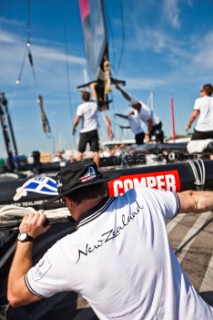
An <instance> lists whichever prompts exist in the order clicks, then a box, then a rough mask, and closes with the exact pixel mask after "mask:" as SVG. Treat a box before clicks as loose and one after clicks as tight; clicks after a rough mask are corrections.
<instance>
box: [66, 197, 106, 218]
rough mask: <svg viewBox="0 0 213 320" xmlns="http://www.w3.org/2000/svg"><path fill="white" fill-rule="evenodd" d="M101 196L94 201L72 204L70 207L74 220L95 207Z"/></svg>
mask: <svg viewBox="0 0 213 320" xmlns="http://www.w3.org/2000/svg"><path fill="white" fill-rule="evenodd" d="M103 198H104V197H103V196H98V197H96V198H95V199H87V200H84V201H82V202H81V203H80V204H74V205H73V207H72V210H71V211H72V212H71V214H72V217H73V219H74V220H78V219H80V218H81V217H82V216H83V215H84V214H85V213H86V212H87V211H89V210H91V209H92V208H94V207H96V206H97V205H98V204H99V203H100V202H101V201H102V199H103Z"/></svg>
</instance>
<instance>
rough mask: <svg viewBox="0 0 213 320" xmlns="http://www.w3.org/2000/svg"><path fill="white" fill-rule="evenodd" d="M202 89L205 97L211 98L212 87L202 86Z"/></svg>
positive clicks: (210, 85) (209, 85)
mask: <svg viewBox="0 0 213 320" xmlns="http://www.w3.org/2000/svg"><path fill="white" fill-rule="evenodd" d="M202 89H203V90H205V91H206V94H207V96H209V97H211V95H212V92H213V86H212V84H211V83H207V84H204V85H203V88H202Z"/></svg>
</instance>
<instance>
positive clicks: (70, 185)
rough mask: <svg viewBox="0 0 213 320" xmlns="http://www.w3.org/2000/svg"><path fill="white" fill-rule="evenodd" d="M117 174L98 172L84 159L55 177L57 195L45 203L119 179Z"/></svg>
mask: <svg viewBox="0 0 213 320" xmlns="http://www.w3.org/2000/svg"><path fill="white" fill-rule="evenodd" d="M120 176H121V173H119V172H110V175H109V173H107V172H104V173H102V172H100V171H99V170H98V168H97V165H96V163H95V162H94V161H93V160H90V159H85V160H83V161H75V162H72V163H69V164H68V165H66V166H65V167H64V168H63V169H61V170H60V171H59V172H58V174H57V176H56V183H57V188H58V195H57V196H55V197H53V198H52V199H50V200H49V201H47V202H46V204H48V203H52V202H54V201H56V200H58V199H60V198H61V197H63V196H65V195H67V194H70V193H71V192H73V191H75V190H78V189H81V188H84V187H89V186H91V185H94V184H98V183H103V182H107V181H109V180H113V179H116V178H119V177H120Z"/></svg>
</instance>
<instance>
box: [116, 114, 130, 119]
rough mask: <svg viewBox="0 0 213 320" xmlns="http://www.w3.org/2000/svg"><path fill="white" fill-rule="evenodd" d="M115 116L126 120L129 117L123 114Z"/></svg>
mask: <svg viewBox="0 0 213 320" xmlns="http://www.w3.org/2000/svg"><path fill="white" fill-rule="evenodd" d="M115 116H117V117H120V118H124V119H128V116H126V115H125V114H121V113H115Z"/></svg>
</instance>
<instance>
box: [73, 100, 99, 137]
mask: <svg viewBox="0 0 213 320" xmlns="http://www.w3.org/2000/svg"><path fill="white" fill-rule="evenodd" d="M76 116H80V117H82V129H81V130H80V132H89V131H92V130H95V129H97V128H98V105H97V102H95V101H89V102H84V103H82V104H80V105H79V106H78V108H77V111H76Z"/></svg>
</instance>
